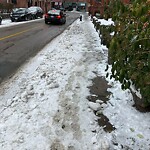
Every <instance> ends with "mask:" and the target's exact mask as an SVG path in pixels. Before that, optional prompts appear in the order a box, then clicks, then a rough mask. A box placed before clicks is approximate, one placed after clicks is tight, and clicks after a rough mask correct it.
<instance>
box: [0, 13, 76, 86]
mask: <svg viewBox="0 0 150 150" xmlns="http://www.w3.org/2000/svg"><path fill="white" fill-rule="evenodd" d="M66 14H67V21H66V24H65V25H46V24H45V23H44V20H43V19H38V20H35V21H29V22H26V23H24V24H18V25H15V26H9V27H4V28H0V83H1V82H2V81H3V80H5V79H7V78H8V77H11V75H12V74H13V73H15V71H16V70H17V69H18V68H19V67H20V66H21V65H22V64H23V63H25V62H26V61H27V60H28V59H29V58H31V57H33V56H34V55H36V54H37V52H38V51H40V50H41V49H42V48H43V47H44V46H45V45H46V44H48V43H49V42H50V41H51V40H52V39H54V38H55V37H56V36H58V35H59V34H61V33H62V32H63V31H64V30H65V29H67V27H68V26H69V25H71V24H72V23H73V22H74V21H75V20H76V19H77V18H78V17H79V13H76V12H66Z"/></svg>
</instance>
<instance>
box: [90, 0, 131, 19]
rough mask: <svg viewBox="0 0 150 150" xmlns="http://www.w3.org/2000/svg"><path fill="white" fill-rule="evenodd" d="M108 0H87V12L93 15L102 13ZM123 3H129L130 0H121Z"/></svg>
mask: <svg viewBox="0 0 150 150" xmlns="http://www.w3.org/2000/svg"><path fill="white" fill-rule="evenodd" d="M109 1H110V0H88V2H87V3H88V4H87V5H88V12H89V14H90V15H92V16H95V15H96V13H98V14H103V13H104V8H105V7H106V6H107V5H108V3H109ZM122 1H123V2H124V3H127V4H128V3H130V0H122Z"/></svg>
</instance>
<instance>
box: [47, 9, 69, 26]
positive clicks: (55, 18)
mask: <svg viewBox="0 0 150 150" xmlns="http://www.w3.org/2000/svg"><path fill="white" fill-rule="evenodd" d="M48 23H59V24H65V23H66V14H64V12H63V11H61V10H56V9H52V10H49V11H48V13H47V14H45V24H48Z"/></svg>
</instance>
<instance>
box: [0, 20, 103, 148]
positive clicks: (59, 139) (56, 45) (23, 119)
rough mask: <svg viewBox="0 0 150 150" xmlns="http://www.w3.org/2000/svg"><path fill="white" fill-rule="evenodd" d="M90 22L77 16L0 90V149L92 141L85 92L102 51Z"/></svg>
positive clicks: (77, 144) (67, 145) (87, 144)
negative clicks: (80, 19) (81, 20)
mask: <svg viewBox="0 0 150 150" xmlns="http://www.w3.org/2000/svg"><path fill="white" fill-rule="evenodd" d="M91 25H92V23H89V20H85V21H83V22H80V21H79V20H77V21H76V22H75V23H74V24H73V25H71V26H70V27H69V28H68V30H67V31H65V32H64V33H63V34H62V35H60V36H59V37H57V38H56V39H54V40H53V41H52V42H51V43H50V44H49V45H47V46H46V47H45V49H44V50H42V51H41V52H40V53H39V54H38V55H37V56H36V57H35V58H33V59H32V60H30V61H29V62H28V63H27V64H26V65H24V67H22V68H20V70H19V71H18V73H17V74H16V75H15V76H14V77H13V78H12V79H11V80H10V81H8V83H5V84H4V86H3V89H0V92H1V93H0V99H1V101H0V118H1V120H0V137H1V138H0V149H1V150H11V149H15V150H25V149H27V150H35V149H36V150H49V149H52V150H54V149H58V150H63V149H69V150H71V149H76V150H88V149H89V150H92V149H94V147H96V146H97V145H96V143H95V142H96V141H95V142H94V143H95V146H94V145H93V137H94V136H95V133H92V131H91V128H93V129H94V128H95V126H94V125H93V124H92V123H91V119H92V120H93V123H94V118H95V119H96V117H95V116H94V114H93V112H92V111H90V112H89V111H88V109H87V107H88V105H87V99H86V96H87V95H88V89H87V86H88V85H90V83H91V81H90V78H92V77H93V76H94V74H93V73H92V71H94V68H95V65H96V64H97V63H98V62H99V60H100V59H101V52H103V51H102V48H101V46H100V41H98V40H97V37H95V36H96V35H95V32H94V31H95V30H94V28H93V31H92V30H91V28H90V27H91ZM92 43H93V44H92ZM90 123H91V124H92V125H90Z"/></svg>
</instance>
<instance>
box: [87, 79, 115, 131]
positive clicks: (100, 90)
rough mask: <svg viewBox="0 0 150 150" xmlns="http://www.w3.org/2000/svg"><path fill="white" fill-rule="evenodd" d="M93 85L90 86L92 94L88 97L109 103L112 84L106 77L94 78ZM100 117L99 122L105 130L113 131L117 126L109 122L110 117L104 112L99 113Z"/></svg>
mask: <svg viewBox="0 0 150 150" xmlns="http://www.w3.org/2000/svg"><path fill="white" fill-rule="evenodd" d="M92 82H93V85H92V86H90V87H88V88H89V89H90V93H91V95H89V96H88V97H87V99H88V100H89V101H91V102H94V103H95V102H96V100H101V101H102V102H103V103H105V104H106V103H107V101H108V100H109V96H110V94H111V93H110V92H108V91H107V89H108V88H110V87H111V86H109V85H108V83H107V81H106V80H105V78H102V77H96V78H94V79H93V80H92ZM94 113H95V114H97V113H96V111H94ZM97 116H98V117H99V119H98V124H99V125H100V126H101V127H103V129H104V131H105V132H112V131H113V130H115V127H114V126H113V125H112V124H111V123H110V122H109V119H108V118H107V117H106V116H105V115H104V114H97Z"/></svg>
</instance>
